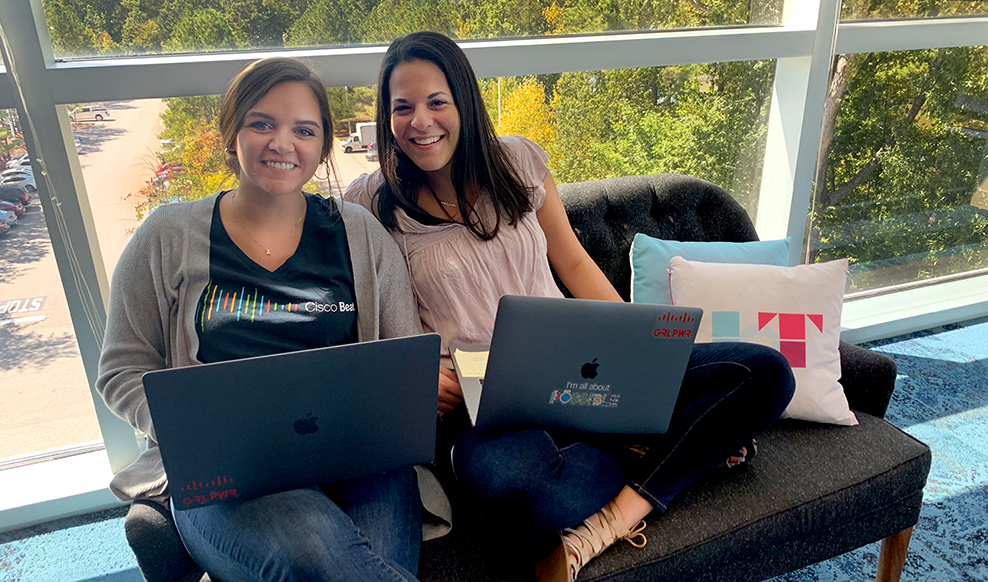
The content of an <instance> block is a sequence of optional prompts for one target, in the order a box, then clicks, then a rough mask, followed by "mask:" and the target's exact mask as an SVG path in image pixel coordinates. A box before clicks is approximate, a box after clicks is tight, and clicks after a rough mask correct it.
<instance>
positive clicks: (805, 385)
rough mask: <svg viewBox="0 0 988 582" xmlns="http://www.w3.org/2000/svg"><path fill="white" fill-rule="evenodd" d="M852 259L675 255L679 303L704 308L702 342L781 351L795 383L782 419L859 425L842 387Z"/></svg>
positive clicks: (672, 272) (673, 280) (672, 279)
mask: <svg viewBox="0 0 988 582" xmlns="http://www.w3.org/2000/svg"><path fill="white" fill-rule="evenodd" d="M846 279H847V260H846V259H841V260H837V261H830V262H827V263H820V264H816V265H798V266H795V267H776V266H771V265H742V264H726V263H701V262H698V261H687V260H685V259H683V258H682V257H673V258H672V260H670V261H669V286H670V288H671V290H672V298H673V304H675V305H689V306H693V307H702V308H703V319H701V320H700V329H699V331H698V332H697V338H696V341H697V343H703V342H712V341H718V342H731V341H733V342H737V341H742V342H751V343H758V344H762V345H765V346H769V347H772V348H775V349H777V350H779V351H780V352H782V354H783V355H785V356H786V359H787V360H789V364H790V365H791V366H792V369H793V375H795V377H796V394H795V395H794V396H793V399H792V402H790V403H789V407H788V408H786V411H785V413H783V415H782V417H783V418H797V419H801V420H810V421H813V422H825V423H830V424H840V425H845V426H853V425H856V424H858V419H857V418H856V417H855V416H854V413H853V412H851V410H850V409H849V408H848V406H847V397H845V396H844V388H843V387H842V386H841V385H840V382H838V380H839V379H840V375H841V369H840V354H839V353H838V346H839V344H840V317H841V308H842V306H843V299H844V282H845V280H846Z"/></svg>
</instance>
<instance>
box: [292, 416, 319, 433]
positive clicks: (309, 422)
mask: <svg viewBox="0 0 988 582" xmlns="http://www.w3.org/2000/svg"><path fill="white" fill-rule="evenodd" d="M318 419H319V417H318V416H312V413H311V412H310V413H309V414H308V415H306V417H305V418H300V419H298V420H296V421H295V432H297V433H298V434H300V435H307V434H312V433H314V432H316V431H317V430H319V427H318V426H316V420H318Z"/></svg>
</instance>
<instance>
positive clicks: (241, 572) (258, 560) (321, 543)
mask: <svg viewBox="0 0 988 582" xmlns="http://www.w3.org/2000/svg"><path fill="white" fill-rule="evenodd" d="M172 515H173V516H174V517H175V525H176V526H177V527H178V532H179V534H180V536H181V538H182V541H183V542H184V543H185V546H186V548H187V549H188V551H189V554H191V555H192V558H193V559H194V560H195V561H196V563H197V564H199V565H200V566H201V567H202V568H203V569H205V570H206V571H207V572H209V573H210V574H212V575H213V576H216V577H218V578H219V579H220V580H227V581H230V580H245V581H246V580H250V581H262V580H263V581H265V582H267V581H275V580H277V581H281V582H288V581H301V580H340V581H352V580H378V581H388V582H402V581H406V580H407V581H410V582H414V580H415V572H416V571H417V570H418V561H419V545H420V543H421V541H422V502H421V500H420V498H419V488H418V481H417V478H416V476H415V470H414V469H412V468H410V467H409V468H406V469H399V470H397V471H391V472H388V473H382V474H380V475H371V476H369V477H362V478H358V479H353V480H350V481H343V482H340V483H333V484H331V485H324V486H323V487H322V488H319V487H311V488H308V489H295V490H292V491H285V492H282V493H274V494H272V495H265V496H264V497H258V498H256V499H251V500H249V501H245V502H243V503H236V504H220V505H208V506H206V507H200V508H197V509H189V510H185V511H175V510H174V508H173V509H172Z"/></svg>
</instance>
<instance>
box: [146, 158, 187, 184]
mask: <svg viewBox="0 0 988 582" xmlns="http://www.w3.org/2000/svg"><path fill="white" fill-rule="evenodd" d="M183 172H185V166H183V165H181V164H179V163H178V162H165V163H163V164H161V165H160V166H158V169H157V170H155V172H154V176H153V177H152V178H151V181H152V182H154V183H155V184H164V185H165V186H167V185H168V184H169V183H170V182H171V180H172V178H173V177H174V176H175V175H177V174H181V173H183Z"/></svg>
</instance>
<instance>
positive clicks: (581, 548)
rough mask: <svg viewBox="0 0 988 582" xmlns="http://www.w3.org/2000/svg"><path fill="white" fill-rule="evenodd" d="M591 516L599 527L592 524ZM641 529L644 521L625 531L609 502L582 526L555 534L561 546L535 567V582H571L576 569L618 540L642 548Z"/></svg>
mask: <svg viewBox="0 0 988 582" xmlns="http://www.w3.org/2000/svg"><path fill="white" fill-rule="evenodd" d="M595 516H596V517H597V518H598V519H599V520H600V523H601V524H602V525H600V526H598V525H596V522H595V520H594V517H595ZM644 530H645V521H644V520H642V521H640V522H638V524H637V525H635V527H634V528H632V529H630V530H629V529H628V526H626V525H625V524H624V518H622V517H621V511H620V510H619V509H618V507H617V504H615V503H614V502H613V501H611V502H610V503H608V504H607V505H605V506H604V508H603V509H601V510H600V511H598V512H597V513H595V514H594V515H592V516H590V517H588V518H587V519H585V520H583V524H582V526H577V527H576V528H569V527H568V528H566V529H564V530H563V531H561V532H559V537H560V538H562V544H560V546H559V547H558V548H556V549H555V551H553V552H552V553H551V554H549V556H548V557H547V558H545V559H544V560H542V561H541V562H539V563H538V565H536V566H535V577H536V579H537V580H538V581H539V582H573V581H574V580H576V575H577V574H578V573H579V572H580V568H582V567H583V566H585V565H587V563H588V562H589V561H590V560H592V559H594V558H596V557H597V556H599V555H600V554H601V553H602V552H603V551H604V550H606V549H607V548H609V547H611V546H612V545H614V542H616V541H618V540H625V541H627V542H628V543H629V544H631V545H633V546H635V547H636V548H643V547H645V544H646V543H647V542H648V540H647V539H646V538H645V534H644V533H642V532H643V531H644Z"/></svg>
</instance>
